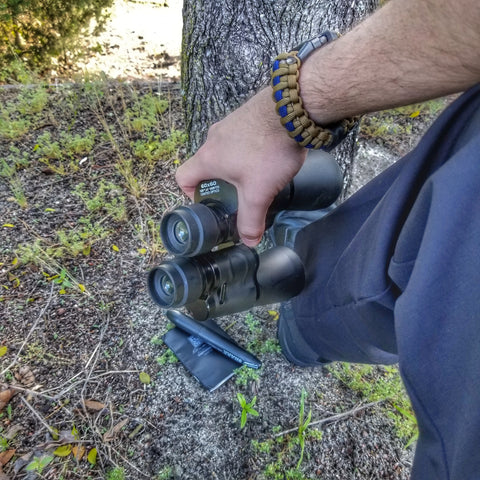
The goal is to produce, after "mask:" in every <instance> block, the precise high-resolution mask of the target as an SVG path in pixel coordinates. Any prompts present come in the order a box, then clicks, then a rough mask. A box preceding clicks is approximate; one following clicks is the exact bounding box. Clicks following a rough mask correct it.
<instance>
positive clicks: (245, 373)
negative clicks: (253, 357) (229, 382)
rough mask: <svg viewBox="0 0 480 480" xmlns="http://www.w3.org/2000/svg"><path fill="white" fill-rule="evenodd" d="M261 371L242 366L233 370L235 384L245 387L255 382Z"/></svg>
mask: <svg viewBox="0 0 480 480" xmlns="http://www.w3.org/2000/svg"><path fill="white" fill-rule="evenodd" d="M261 371H262V369H261V368H259V369H255V368H250V367H247V366H246V365H243V366H242V367H240V368H237V369H236V370H235V383H236V384H237V385H241V386H243V387H246V386H247V385H248V384H249V382H256V381H257V380H258V379H259V378H260V375H261Z"/></svg>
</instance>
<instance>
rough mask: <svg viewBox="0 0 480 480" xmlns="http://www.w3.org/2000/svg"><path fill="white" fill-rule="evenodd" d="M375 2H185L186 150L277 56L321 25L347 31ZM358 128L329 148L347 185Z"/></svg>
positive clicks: (260, 81) (265, 74)
mask: <svg viewBox="0 0 480 480" xmlns="http://www.w3.org/2000/svg"><path fill="white" fill-rule="evenodd" d="M377 5H378V0H339V1H335V0H222V1H221V2H214V1H212V0H184V5H183V17H184V25H183V43H182V89H183V96H184V109H185V121H186V129H187V132H188V134H189V144H188V147H189V151H190V153H194V152H195V151H196V150H197V149H198V148H199V147H200V145H201V144H202V143H203V142H204V141H205V137H206V134H207V131H208V128H209V126H210V125H211V124H212V123H214V122H216V121H218V120H220V119H221V118H223V117H224V116H225V115H226V114H228V113H229V112H230V111H231V110H233V109H235V108H236V107H237V106H239V105H240V104H242V103H243V102H244V101H245V100H246V99H248V98H249V97H250V96H252V95H253V94H254V93H255V92H257V91H258V90H259V89H260V88H261V87H263V86H265V85H266V84H267V83H268V81H269V76H270V75H269V72H270V65H271V63H272V61H273V59H274V58H275V56H276V55H278V54H279V53H281V52H284V51H288V50H290V49H291V48H292V47H294V46H295V45H298V44H299V43H300V42H302V41H304V40H306V39H308V38H311V37H313V36H315V35H316V34H318V33H319V32H320V31H322V30H333V31H336V32H340V33H342V32H345V31H347V30H349V29H351V28H352V26H353V25H354V24H356V23H358V21H359V20H361V19H362V18H363V17H365V16H366V15H367V14H369V13H371V12H372V11H373V10H375V8H376V7H377ZM272 108H274V106H273V102H272ZM356 133H357V132H352V134H350V135H349V137H348V138H347V139H346V140H345V141H344V142H342V144H341V145H340V146H339V147H337V148H336V149H335V152H333V153H334V154H335V157H336V159H337V161H338V162H339V164H340V166H341V167H342V169H343V171H344V178H345V186H347V185H348V184H349V183H350V170H351V167H352V162H353V157H354V153H355V138H356Z"/></svg>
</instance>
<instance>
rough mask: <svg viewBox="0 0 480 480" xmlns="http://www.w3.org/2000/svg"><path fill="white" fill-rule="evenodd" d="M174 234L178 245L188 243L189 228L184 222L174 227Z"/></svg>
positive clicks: (179, 222) (181, 221) (180, 221)
mask: <svg viewBox="0 0 480 480" xmlns="http://www.w3.org/2000/svg"><path fill="white" fill-rule="evenodd" d="M173 234H174V235H175V239H176V240H177V242H178V243H185V242H188V238H189V234H188V228H187V226H186V225H185V222H184V221H183V220H179V221H178V222H177V223H175V226H174V227H173Z"/></svg>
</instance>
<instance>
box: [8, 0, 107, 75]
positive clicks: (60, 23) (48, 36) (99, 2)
mask: <svg viewBox="0 0 480 480" xmlns="http://www.w3.org/2000/svg"><path fill="white" fill-rule="evenodd" d="M112 4H113V0H2V1H0V80H2V76H3V77H5V76H6V74H5V72H9V73H10V74H11V75H15V71H16V67H15V68H13V67H12V65H13V66H14V65H15V62H17V63H18V61H19V60H22V61H23V62H25V63H27V65H28V66H29V67H32V68H37V69H38V68H39V69H41V70H45V69H46V68H48V67H49V66H50V65H51V61H52V58H58V59H59V60H60V61H65V60H66V59H67V53H68V54H74V53H75V52H78V50H79V48H80V47H81V44H80V45H79V38H80V36H81V35H82V34H86V33H93V34H95V33H98V31H100V29H101V28H102V26H103V25H104V23H105V20H106V19H107V18H108V16H107V15H106V14H105V8H107V7H110V6H111V5H112ZM92 20H95V29H94V31H93V32H90V24H91V22H92ZM2 74H3V75H2ZM3 80H5V78H3Z"/></svg>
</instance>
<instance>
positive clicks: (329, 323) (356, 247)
mask: <svg viewBox="0 0 480 480" xmlns="http://www.w3.org/2000/svg"><path fill="white" fill-rule="evenodd" d="M479 132H480V88H479V87H476V88H474V89H472V90H471V91H470V92H468V93H467V94H465V95H464V96H462V97H461V98H460V99H459V100H457V102H455V104H454V105H452V106H451V107H450V108H449V109H448V110H447V111H446V112H445V113H444V114H443V115H442V116H441V117H440V119H439V120H438V121H437V122H436V123H435V125H434V126H433V127H432V128H431V129H430V131H429V132H428V133H427V134H426V136H425V138H424V139H423V140H422V142H421V143H420V144H419V146H418V147H417V149H415V150H414V151H413V152H412V153H411V154H410V155H408V156H407V157H405V158H404V159H402V160H401V161H400V162H398V163H397V164H396V165H394V166H393V167H392V168H391V169H389V170H387V171H386V172H384V173H383V174H382V175H380V176H379V177H377V178H376V179H375V180H374V181H372V182H371V183H370V184H368V185H367V186H366V187H365V188H364V189H362V190H361V191H360V192H358V193H357V194H356V195H354V196H353V197H352V198H351V199H349V200H348V201H347V202H345V203H344V204H342V205H341V206H340V207H339V208H337V209H336V210H335V211H334V212H332V213H331V214H330V215H328V216H327V217H325V218H324V219H322V220H321V221H319V222H316V223H314V224H311V225H310V226H308V227H307V228H305V229H304V230H302V231H301V232H300V233H299V234H298V236H297V240H296V245H295V248H296V250H297V251H298V253H299V254H300V255H301V256H302V258H303V259H304V261H305V265H306V266H307V269H308V275H307V276H308V287H307V288H306V289H305V291H304V292H302V294H301V295H299V296H298V297H296V298H295V299H293V301H292V304H291V310H288V309H287V311H286V315H285V318H282V323H281V325H280V328H279V338H280V340H281V343H282V347H284V348H285V350H286V352H287V357H290V358H291V359H293V360H294V361H295V362H296V363H299V364H302V365H314V364H318V362H322V361H325V360H345V361H353V362H367V363H393V362H396V361H399V363H400V369H401V372H402V375H403V377H404V380H405V384H406V387H407V390H408V392H409V394H410V396H411V399H412V403H413V406H414V409H415V412H416V414H417V418H418V422H419V427H420V433H421V434H420V439H419V442H418V447H417V455H416V460H415V466H414V469H413V478H415V479H419V480H420V479H422V480H423V479H429V478H436V479H458V480H460V479H461V480H465V479H473V478H477V477H475V475H478V472H480V459H479V458H478V453H477V452H478V448H479V446H480V413H477V412H478V411H479V408H478V405H479V404H480V380H479V379H478V372H479V371H480V347H479V345H480V320H479V318H478V315H479V314H480V295H479V293H478V285H480V240H479V238H480V208H479V206H478V192H480V153H479V152H480V133H479Z"/></svg>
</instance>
